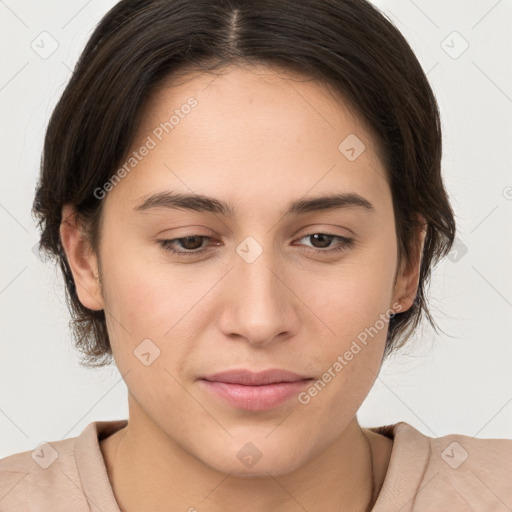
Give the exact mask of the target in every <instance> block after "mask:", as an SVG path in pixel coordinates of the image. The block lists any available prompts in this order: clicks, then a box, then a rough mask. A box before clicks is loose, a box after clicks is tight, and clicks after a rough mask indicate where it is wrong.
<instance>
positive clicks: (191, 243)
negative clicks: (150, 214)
mask: <svg viewBox="0 0 512 512" xmlns="http://www.w3.org/2000/svg"><path fill="white" fill-rule="evenodd" d="M210 238H211V237H209V236H203V235H190V236H184V237H181V238H173V239H171V240H159V241H158V243H159V244H160V245H161V246H162V247H163V248H164V249H165V250H166V251H169V252H172V253H173V254H180V255H181V254H201V253H203V252H205V251H206V249H205V248H204V247H203V248H201V249H200V250H199V251H198V250H197V249H198V247H201V246H202V241H203V240H204V239H210ZM198 241H199V243H198ZM176 244H180V245H181V246H182V247H183V248H184V249H185V250H184V251H181V250H179V249H175V247H176Z"/></svg>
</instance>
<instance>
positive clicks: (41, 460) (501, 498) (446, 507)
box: [0, 420, 512, 512]
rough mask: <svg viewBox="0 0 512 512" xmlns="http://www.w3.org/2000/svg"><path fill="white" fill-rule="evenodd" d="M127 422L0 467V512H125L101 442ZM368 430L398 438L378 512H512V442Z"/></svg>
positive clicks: (400, 427) (402, 427)
mask: <svg viewBox="0 0 512 512" xmlns="http://www.w3.org/2000/svg"><path fill="white" fill-rule="evenodd" d="M126 425H127V420H116V421H95V422H93V423H90V424H89V425H88V426H87V427H86V428H85V429H84V430H83V432H82V433H81V434H80V435H79V436H78V437H73V438H68V439H63V440H60V441H52V442H50V443H45V444H42V445H39V446H38V447H37V448H36V449H35V450H33V451H26V452H22V453H16V454H14V455H10V456H8V457H5V458H4V459H1V460H0V512H29V511H30V512H39V511H45V512H89V511H92V512H120V509H119V506H118V505H117V503H116V500H115V497H114V493H113V491H112V487H111V485H110V481H109V479H108V474H107V470H106V467H105V461H104V459H103V456H102V454H101V451H100V445H99V441H100V440H101V439H104V438H105V437H108V436H109V435H110V434H113V433H114V432H116V431H117V430H119V429H121V428H123V427H125V426H126ZM369 430H373V431H374V432H376V433H378V434H382V435H386V436H387V437H390V438H392V439H393V450H392V452H391V459H390V461H389V466H388V470H387V473H386V477H385V479H384V483H383V486H382V489H381V491H380V493H379V496H378V498H377V502H376V503H375V506H374V508H373V511H374V512H388V511H389V512H410V511H414V512H443V511H446V512H459V511H474V512H477V511H478V512H480V511H481V512H484V511H485V512H491V511H492V512H501V511H503V512H505V511H507V512H511V511H512V440H509V439H477V438H473V437H469V436H463V435H457V434H456V435H448V436H444V437H439V438H431V437H428V436H425V435H424V434H422V433H421V432H419V431H418V430H416V429H415V428H414V427H413V426H411V425H409V424H408V423H405V422H400V423H397V424H395V425H389V426H383V427H373V428H371V429H369Z"/></svg>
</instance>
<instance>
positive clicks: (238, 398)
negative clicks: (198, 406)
mask: <svg viewBox="0 0 512 512" xmlns="http://www.w3.org/2000/svg"><path fill="white" fill-rule="evenodd" d="M311 380H312V379H306V380H298V381H296V382H276V383H274V384H263V385H261V386H245V385H243V384H228V383H227V382H211V381H208V380H204V379H201V380H200V382H202V383H203V385H204V386H205V387H206V389H207V390H208V391H210V392H211V393H214V394H216V395H217V396H220V397H221V398H223V399H224V400H226V402H228V403H230V404H231V405H233V406H235V407H238V408H240V409H247V410H250V411H264V410H267V409H273V408H274V407H278V406H279V405H281V404H283V403H284V402H286V401H287V400H289V399H290V398H292V397H293V396H294V395H297V394H298V393H299V392H300V391H301V390H302V389H303V388H304V387H305V386H306V385H308V384H309V383H310V382H311Z"/></svg>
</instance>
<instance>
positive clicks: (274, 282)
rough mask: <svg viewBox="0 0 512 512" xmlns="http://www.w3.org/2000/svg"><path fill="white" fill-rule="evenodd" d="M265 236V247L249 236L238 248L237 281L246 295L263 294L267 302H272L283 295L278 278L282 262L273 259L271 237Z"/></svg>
mask: <svg viewBox="0 0 512 512" xmlns="http://www.w3.org/2000/svg"><path fill="white" fill-rule="evenodd" d="M267 235H268V233H267V234H263V235H261V236H260V237H259V238H260V239H262V238H263V237H264V236H265V246H264V245H263V243H260V242H259V241H258V240H257V239H256V238H255V237H253V236H247V237H246V238H245V239H244V240H242V242H240V243H239V244H238V246H237V247H236V252H237V254H238V256H239V260H238V261H237V265H236V279H237V280H238V279H240V283H241V284H242V286H243V288H244V290H245V293H244V295H253V294H256V296H255V299H257V298H258V295H260V294H262V295H263V297H262V298H264V299H265V300H267V301H272V300H275V299H277V298H278V297H277V296H278V295H281V291H280V288H281V286H282V284H281V283H280V280H279V279H278V278H277V277H276V273H279V270H278V269H279V268H281V264H280V262H278V261H276V259H275V258H274V257H273V255H274V251H273V244H272V241H271V236H270V235H268V236H267Z"/></svg>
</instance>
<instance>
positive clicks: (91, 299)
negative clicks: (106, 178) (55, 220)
mask: <svg viewBox="0 0 512 512" xmlns="http://www.w3.org/2000/svg"><path fill="white" fill-rule="evenodd" d="M60 239H61V242H62V247H63V249H64V252H65V253H66V257H67V260H68V263H69V266H70V268H71V272H72V274H73V279H74V281H75V286H76V291H77V295H78V298H79V299H80V302H81V303H82V305H83V306H85V307H86V308H88V309H91V310H96V311H97V310H101V309H103V308H104V304H103V297H102V294H101V287H100V282H99V278H98V262H97V259H96V256H95V255H94V254H93V253H92V251H91V250H90V248H89V246H88V244H87V241H86V237H85V233H84V231H83V229H82V227H81V225H80V222H79V221H78V218H77V215H76V210H75V209H74V207H73V206H72V205H69V204H66V205H64V206H63V208H62V221H61V224H60Z"/></svg>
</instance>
